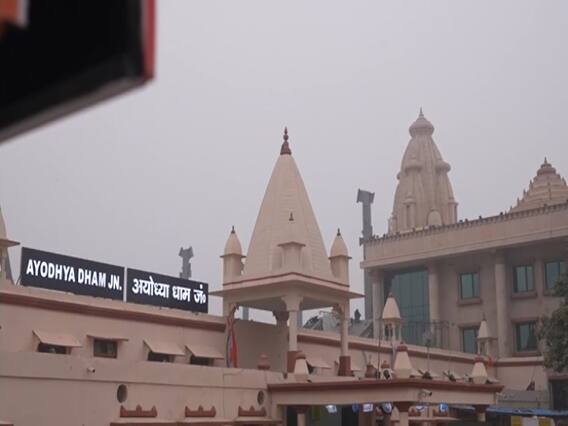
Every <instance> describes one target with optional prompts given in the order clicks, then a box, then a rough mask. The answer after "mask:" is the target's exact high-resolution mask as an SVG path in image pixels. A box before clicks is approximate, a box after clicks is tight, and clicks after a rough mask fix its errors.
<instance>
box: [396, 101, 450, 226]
mask: <svg viewBox="0 0 568 426" xmlns="http://www.w3.org/2000/svg"><path fill="white" fill-rule="evenodd" d="M408 131H409V133H410V136H411V137H412V138H411V139H410V142H409V143H408V146H407V148H406V151H405V153H404V156H403V158H402V163H401V167H400V172H399V173H398V175H397V179H398V181H399V182H398V186H397V188H396V193H395V197H394V205H393V211H392V216H391V218H390V220H389V232H390V233H396V232H402V231H406V230H412V229H414V228H422V227H425V226H440V225H446V224H450V223H455V222H456V220H457V202H456V201H455V199H454V194H453V190H452V185H451V183H450V180H449V178H448V172H449V171H450V169H451V168H450V165H449V164H448V163H446V162H445V161H444V160H443V159H442V155H441V154H440V151H439V150H438V147H437V146H436V144H435V143H434V140H433V139H432V134H433V133H434V126H433V125H432V123H430V121H428V120H427V119H426V117H424V113H423V111H422V108H420V113H419V114H418V118H417V119H416V120H415V121H414V123H412V124H411V126H410V128H409V129H408Z"/></svg>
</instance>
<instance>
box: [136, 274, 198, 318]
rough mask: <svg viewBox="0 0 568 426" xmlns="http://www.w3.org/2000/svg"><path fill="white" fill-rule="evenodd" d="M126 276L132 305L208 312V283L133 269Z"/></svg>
mask: <svg viewBox="0 0 568 426" xmlns="http://www.w3.org/2000/svg"><path fill="white" fill-rule="evenodd" d="M126 277H127V278H126V283H127V286H126V288H127V294H126V300H127V301H129V302H134V303H142V304H144V305H154V306H163V307H166V308H175V309H183V310H186V311H193V312H203V313H207V306H208V299H209V285H208V284H206V283H202V282H199V281H192V280H184V279H181V278H176V277H170V276H167V275H161V274H155V273H152V272H146V271H139V270H137V269H130V268H129V269H128V270H127V271H126Z"/></svg>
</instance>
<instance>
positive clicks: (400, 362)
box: [393, 342, 414, 379]
mask: <svg viewBox="0 0 568 426" xmlns="http://www.w3.org/2000/svg"><path fill="white" fill-rule="evenodd" d="M393 370H394V375H395V376H396V378H397V379H408V378H410V376H411V375H412V371H413V370H414V369H413V368H412V364H411V363H410V358H409V357H408V348H407V347H406V345H405V344H404V342H401V344H400V345H398V348H397V350H396V357H395V358H394V366H393Z"/></svg>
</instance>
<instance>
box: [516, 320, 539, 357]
mask: <svg viewBox="0 0 568 426" xmlns="http://www.w3.org/2000/svg"><path fill="white" fill-rule="evenodd" d="M517 350H518V351H519V352H522V351H534V350H537V341H536V334H535V323H534V322H527V323H522V324H517Z"/></svg>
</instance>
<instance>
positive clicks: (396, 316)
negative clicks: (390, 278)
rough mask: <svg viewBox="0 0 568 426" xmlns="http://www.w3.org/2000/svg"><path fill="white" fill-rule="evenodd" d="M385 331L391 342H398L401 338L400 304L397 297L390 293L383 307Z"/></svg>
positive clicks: (387, 338) (386, 338)
mask: <svg viewBox="0 0 568 426" xmlns="http://www.w3.org/2000/svg"><path fill="white" fill-rule="evenodd" d="M382 318H383V332H384V337H385V340H388V341H391V342H397V341H399V340H400V337H401V336H400V334H401V331H400V325H401V319H400V311H399V309H398V304H397V303H396V299H395V298H394V296H393V295H392V293H390V294H389V297H387V301H386V303H385V307H384V308H383V317H382Z"/></svg>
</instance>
